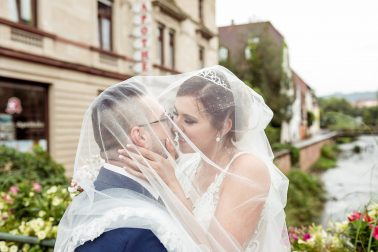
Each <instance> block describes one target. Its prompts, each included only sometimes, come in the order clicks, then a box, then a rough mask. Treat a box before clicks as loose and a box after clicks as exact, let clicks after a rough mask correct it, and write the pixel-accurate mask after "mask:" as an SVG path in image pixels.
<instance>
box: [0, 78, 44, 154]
mask: <svg viewBox="0 0 378 252" xmlns="http://www.w3.org/2000/svg"><path fill="white" fill-rule="evenodd" d="M47 103H48V100H47V87H46V86H43V85H38V84H34V83H24V82H21V81H17V80H8V79H0V145H6V146H9V147H12V148H15V149H17V150H19V151H30V150H32V148H33V147H34V146H35V145H39V146H41V147H42V148H43V149H44V150H47V141H48V140H47V139H48V138H47V136H48V130H47V129H48V127H47V122H48V119H47V114H48V108H47Z"/></svg>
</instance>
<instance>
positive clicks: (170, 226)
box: [65, 207, 185, 251]
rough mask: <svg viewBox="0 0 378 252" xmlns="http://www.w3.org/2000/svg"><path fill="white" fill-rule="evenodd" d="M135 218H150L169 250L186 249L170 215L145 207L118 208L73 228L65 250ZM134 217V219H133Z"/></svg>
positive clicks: (158, 236)
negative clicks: (158, 213) (154, 211)
mask: <svg viewBox="0 0 378 252" xmlns="http://www.w3.org/2000/svg"><path fill="white" fill-rule="evenodd" d="M135 218H140V219H144V220H146V219H148V220H149V221H150V223H149V224H150V225H149V226H150V227H151V228H150V230H151V231H152V232H153V233H154V234H155V235H156V236H157V238H158V239H159V240H160V242H161V243H162V244H163V245H164V247H165V248H166V249H167V251H184V250H185V249H184V248H182V246H183V245H184V243H183V242H182V240H181V235H179V231H178V229H176V228H175V225H174V223H172V222H171V221H170V220H169V216H168V215H167V216H166V217H165V216H164V215H157V214H156V213H153V212H151V211H146V210H143V209H130V208H125V207H122V208H116V209H112V210H111V211H109V212H107V213H106V214H104V215H103V216H102V217H100V218H97V219H94V220H93V221H91V222H90V223H88V224H86V225H80V226H78V227H76V228H75V229H74V230H72V235H71V240H70V241H69V242H68V244H67V249H66V250H65V251H74V250H75V248H77V247H78V246H80V245H83V244H84V243H85V242H87V241H93V240H94V239H96V238H97V237H99V236H100V235H101V234H102V233H104V232H106V231H107V230H106V228H107V227H109V226H111V224H114V223H119V222H121V223H122V222H125V221H127V220H130V221H135ZM133 219H134V220H133Z"/></svg>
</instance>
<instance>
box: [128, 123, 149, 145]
mask: <svg viewBox="0 0 378 252" xmlns="http://www.w3.org/2000/svg"><path fill="white" fill-rule="evenodd" d="M130 138H131V141H132V142H133V144H135V145H137V146H141V147H144V146H145V145H146V139H145V137H144V136H143V129H142V128H141V127H139V126H135V127H132V128H131V131H130Z"/></svg>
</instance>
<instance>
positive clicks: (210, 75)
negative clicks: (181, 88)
mask: <svg viewBox="0 0 378 252" xmlns="http://www.w3.org/2000/svg"><path fill="white" fill-rule="evenodd" d="M197 76H199V77H202V78H204V79H206V80H209V81H211V82H213V83H214V84H217V85H219V86H221V87H224V88H226V89H230V86H229V85H228V83H227V82H226V81H224V80H222V79H221V78H220V77H219V76H218V75H217V72H216V71H214V70H203V71H201V72H200V73H198V74H197Z"/></svg>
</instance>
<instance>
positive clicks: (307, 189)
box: [286, 169, 325, 226]
mask: <svg viewBox="0 0 378 252" xmlns="http://www.w3.org/2000/svg"><path fill="white" fill-rule="evenodd" d="M287 176H288V178H289V181H290V184H289V190H288V196H287V206H286V215H287V223H288V225H289V226H302V225H309V224H311V223H313V222H317V221H318V220H319V219H320V215H321V213H322V210H323V206H324V202H325V190H324V188H323V184H322V183H321V181H320V180H319V179H318V178H317V177H316V176H315V175H311V174H307V173H305V172H302V171H300V170H296V169H292V170H291V171H290V172H289V173H288V175H287Z"/></svg>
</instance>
